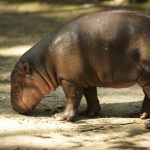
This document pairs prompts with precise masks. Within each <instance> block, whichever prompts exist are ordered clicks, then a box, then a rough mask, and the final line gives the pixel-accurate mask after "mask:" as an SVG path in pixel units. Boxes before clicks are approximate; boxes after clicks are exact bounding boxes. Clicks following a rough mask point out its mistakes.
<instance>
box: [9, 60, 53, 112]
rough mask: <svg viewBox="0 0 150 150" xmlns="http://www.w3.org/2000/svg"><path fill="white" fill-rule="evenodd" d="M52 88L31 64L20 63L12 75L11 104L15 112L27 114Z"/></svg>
mask: <svg viewBox="0 0 150 150" xmlns="http://www.w3.org/2000/svg"><path fill="white" fill-rule="evenodd" d="M49 91H50V88H49V86H48V84H47V83H46V82H45V80H44V78H42V76H41V75H40V74H39V72H38V71H36V70H35V69H34V67H33V66H31V65H30V64H29V63H24V62H21V61H19V62H18V63H17V64H16V65H15V67H14V69H13V71H12V73H11V103H12V107H13V109H14V110H16V111H17V112H19V113H22V114H25V113H29V112H31V111H32V110H33V108H34V107H35V106H36V105H37V104H38V103H39V102H40V101H41V99H42V98H43V96H44V95H46V94H48V93H49Z"/></svg>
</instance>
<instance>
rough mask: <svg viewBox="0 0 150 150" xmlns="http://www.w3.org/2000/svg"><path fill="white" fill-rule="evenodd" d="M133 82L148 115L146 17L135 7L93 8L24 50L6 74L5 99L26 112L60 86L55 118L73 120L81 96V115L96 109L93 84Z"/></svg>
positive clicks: (149, 37)
mask: <svg viewBox="0 0 150 150" xmlns="http://www.w3.org/2000/svg"><path fill="white" fill-rule="evenodd" d="M136 83H138V84H139V85H140V86H141V88H142V89H143V91H144V94H145V98H144V101H143V104H142V109H141V118H143V119H144V118H147V117H148V116H149V114H150V18H149V16H146V15H144V14H141V13H139V12H130V11H108V12H95V13H91V14H87V15H85V16H82V17H79V18H76V19H75V20H73V21H71V22H69V23H68V24H66V25H64V26H63V27H62V28H61V29H60V30H59V31H57V32H56V33H55V36H54V37H53V38H50V36H46V37H45V38H43V39H42V40H41V41H39V42H38V43H37V44H36V45H35V46H34V47H32V48H31V49H30V50H29V51H27V52H26V53H25V54H24V55H23V56H22V57H21V58H20V60H19V61H18V62H17V64H16V65H15V67H14V70H13V71H12V74H11V84H12V86H11V102H12V106H13V108H14V109H15V110H16V111H18V112H19V113H28V112H30V111H32V110H33V108H34V107H35V106H36V105H37V104H38V103H39V102H40V101H41V99H42V97H43V96H45V95H46V94H47V93H49V92H50V91H55V89H56V88H57V87H58V86H59V85H60V86H62V87H63V90H64V93H65V96H66V99H67V102H66V108H65V110H64V112H62V113H58V114H55V118H56V119H57V120H67V121H73V120H74V119H75V117H76V116H77V113H78V108H79V104H80V101H81V97H82V96H83V95H84V96H85V98H86V101H87V110H86V111H85V112H84V114H86V115H88V116H94V115H96V114H97V113H98V112H99V111H100V105H99V101H98V98H97V91H96V87H114V88H124V87H129V86H132V85H134V84H136Z"/></svg>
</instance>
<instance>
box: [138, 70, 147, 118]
mask: <svg viewBox="0 0 150 150" xmlns="http://www.w3.org/2000/svg"><path fill="white" fill-rule="evenodd" d="M138 84H139V85H140V86H141V87H142V89H143V92H144V94H145V97H144V100H143V103H142V108H141V116H140V118H141V119H146V118H148V117H149V116H150V73H148V72H146V71H145V72H143V73H142V74H141V76H140V77H139V80H138Z"/></svg>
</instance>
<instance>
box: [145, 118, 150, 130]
mask: <svg viewBox="0 0 150 150" xmlns="http://www.w3.org/2000/svg"><path fill="white" fill-rule="evenodd" d="M145 128H146V129H150V120H147V121H146V122H145Z"/></svg>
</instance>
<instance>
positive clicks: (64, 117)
mask: <svg viewBox="0 0 150 150" xmlns="http://www.w3.org/2000/svg"><path fill="white" fill-rule="evenodd" d="M54 118H55V120H59V121H71V122H72V121H74V120H75V118H76V114H75V113H74V112H72V111H71V112H68V111H64V112H62V113H57V114H55V115H54Z"/></svg>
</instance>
